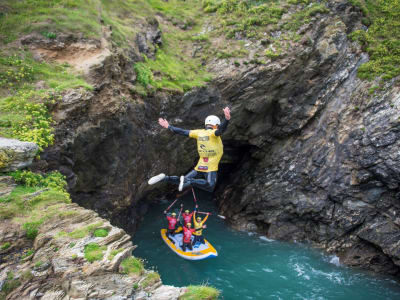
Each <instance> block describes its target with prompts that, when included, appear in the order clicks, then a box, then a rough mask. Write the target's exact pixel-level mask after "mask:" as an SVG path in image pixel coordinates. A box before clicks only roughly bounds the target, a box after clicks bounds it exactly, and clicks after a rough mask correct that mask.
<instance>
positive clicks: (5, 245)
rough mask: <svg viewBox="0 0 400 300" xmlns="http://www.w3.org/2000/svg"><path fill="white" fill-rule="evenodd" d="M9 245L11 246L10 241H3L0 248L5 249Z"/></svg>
mask: <svg viewBox="0 0 400 300" xmlns="http://www.w3.org/2000/svg"><path fill="white" fill-rule="evenodd" d="M10 247H11V243H10V242H5V243H4V244H3V245H1V247H0V249H1V250H7V249H8V248H10Z"/></svg>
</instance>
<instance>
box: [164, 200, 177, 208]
mask: <svg viewBox="0 0 400 300" xmlns="http://www.w3.org/2000/svg"><path fill="white" fill-rule="evenodd" d="M176 201H178V198H176V199H175V201H174V202H172V204H171V205H170V206H168V208H167V209H166V210H165V211H169V209H170V208H171V207H172V205H174V204H175V202H176Z"/></svg>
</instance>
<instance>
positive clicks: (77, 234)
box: [68, 222, 103, 239]
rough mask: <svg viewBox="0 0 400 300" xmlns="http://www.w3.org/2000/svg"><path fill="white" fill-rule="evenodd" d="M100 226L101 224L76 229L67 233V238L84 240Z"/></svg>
mask: <svg viewBox="0 0 400 300" xmlns="http://www.w3.org/2000/svg"><path fill="white" fill-rule="evenodd" d="M102 225H103V222H97V223H93V224H90V225H88V226H86V227H84V228H80V229H76V230H74V231H72V232H70V233H68V236H69V237H71V238H73V239H81V238H84V237H85V236H88V235H89V234H93V232H94V231H95V230H96V229H97V228H99V227H100V226H102Z"/></svg>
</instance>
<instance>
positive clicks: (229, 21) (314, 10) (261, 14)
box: [203, 0, 329, 38]
mask: <svg viewBox="0 0 400 300" xmlns="http://www.w3.org/2000/svg"><path fill="white" fill-rule="evenodd" d="M298 4H301V5H302V6H303V7H301V8H300V9H298V10H297V11H296V12H295V13H293V14H292V15H291V16H290V17H289V18H288V19H287V20H286V21H285V22H283V23H282V24H280V21H281V18H282V16H283V14H285V13H287V12H288V11H289V10H288V8H289V7H290V5H298ZM203 10H204V11H205V12H206V13H207V12H216V13H217V16H218V18H219V23H220V24H221V26H222V28H223V31H224V32H225V33H226V36H227V37H228V38H233V37H235V35H236V33H240V34H241V35H244V36H247V37H248V38H262V37H263V34H264V33H265V32H266V31H273V30H279V28H280V27H283V29H285V30H292V31H295V30H297V29H298V28H299V27H300V26H301V25H303V24H305V23H309V22H310V21H311V18H312V17H313V16H315V15H317V14H318V13H321V14H324V13H328V12H329V10H328V9H327V8H326V7H325V5H324V4H319V3H313V1H311V0H288V1H278V0H264V1H253V0H222V1H220V0H203Z"/></svg>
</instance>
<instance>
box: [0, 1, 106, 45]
mask: <svg viewBox="0 0 400 300" xmlns="http://www.w3.org/2000/svg"><path fill="white" fill-rule="evenodd" d="M99 3H100V1H98V0H51V1H49V0H21V1H15V0H3V1H2V3H1V6H0V8H1V11H2V13H1V15H0V40H2V41H3V42H5V43H9V42H12V41H14V40H16V39H17V38H18V37H20V36H21V35H24V34H29V33H31V32H39V33H42V34H43V35H45V36H46V35H47V36H48V37H50V38H51V37H54V35H56V34H57V33H61V32H63V33H75V34H83V35H84V36H85V37H92V38H98V37H100V35H101V24H100V22H99Z"/></svg>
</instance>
